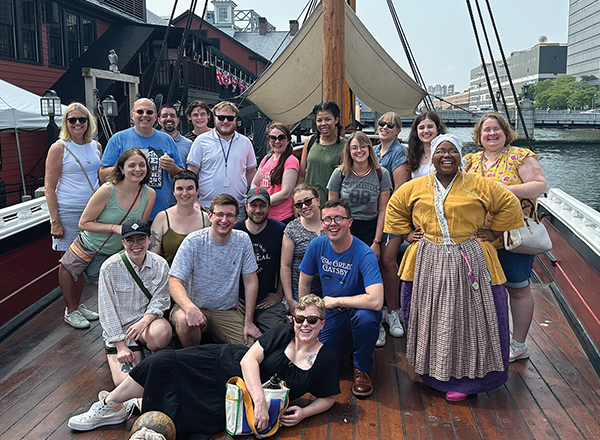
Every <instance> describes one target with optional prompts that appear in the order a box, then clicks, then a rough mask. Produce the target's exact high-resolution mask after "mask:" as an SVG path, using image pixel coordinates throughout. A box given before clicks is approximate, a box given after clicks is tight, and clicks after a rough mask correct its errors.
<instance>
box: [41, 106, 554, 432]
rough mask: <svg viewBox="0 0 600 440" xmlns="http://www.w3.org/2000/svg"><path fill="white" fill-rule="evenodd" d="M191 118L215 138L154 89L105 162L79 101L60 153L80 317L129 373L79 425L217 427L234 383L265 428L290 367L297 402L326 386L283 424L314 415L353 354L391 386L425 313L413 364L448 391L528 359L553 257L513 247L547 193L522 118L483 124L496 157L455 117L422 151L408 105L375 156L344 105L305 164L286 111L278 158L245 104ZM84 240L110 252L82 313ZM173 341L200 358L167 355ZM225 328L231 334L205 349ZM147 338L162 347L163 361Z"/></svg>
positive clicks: (51, 187)
mask: <svg viewBox="0 0 600 440" xmlns="http://www.w3.org/2000/svg"><path fill="white" fill-rule="evenodd" d="M186 115H187V116H188V118H189V119H190V122H192V125H193V131H191V132H190V133H188V134H187V135H185V136H182V135H181V134H180V133H179V132H178V124H179V119H178V116H177V111H176V110H175V108H173V107H172V106H170V105H165V106H163V107H162V108H161V109H160V110H159V111H158V112H157V111H156V108H155V106H154V103H153V102H152V101H150V100H148V99H145V98H142V99H139V100H137V101H136V102H135V104H134V108H133V110H132V112H131V117H132V120H133V127H131V128H130V129H127V130H124V131H122V132H119V133H117V134H115V135H114V136H113V137H112V138H111V139H110V140H109V142H108V144H107V147H106V150H105V151H104V154H101V152H100V148H99V147H100V146H99V145H98V144H97V143H96V142H94V141H92V136H93V134H94V128H95V127H94V123H93V119H92V118H91V115H90V114H89V112H88V111H87V109H85V107H84V106H82V105H81V104H71V105H70V106H69V107H68V108H67V110H66V112H65V116H64V121H63V130H62V132H61V136H60V139H59V141H57V142H56V143H55V144H54V145H53V146H52V147H51V149H50V151H49V154H48V161H47V174H46V194H47V195H48V206H49V210H50V214H51V223H52V236H53V243H54V246H55V249H56V250H58V251H61V252H65V255H63V258H62V259H61V266H60V269H59V282H60V285H61V288H62V291H63V296H64V299H65V302H66V306H67V307H66V309H65V315H64V319H65V322H67V323H68V324H70V325H72V326H73V327H76V328H87V327H89V325H90V324H89V321H90V320H93V319H98V318H99V319H100V323H101V325H102V328H103V338H104V343H105V349H106V353H107V359H108V364H109V367H110V370H111V374H112V377H113V381H114V383H115V385H116V388H115V389H114V390H113V391H112V392H111V393H108V392H105V391H103V392H101V393H100V395H99V401H98V402H96V403H94V405H92V408H91V409H90V410H89V411H87V412H86V413H83V414H80V415H77V416H74V417H72V418H71V419H70V420H69V426H70V427H72V428H73V429H77V430H88V429H93V428H95V427H97V426H102V425H106V424H113V423H120V422H122V421H123V420H124V419H125V418H126V417H127V414H128V411H129V410H130V408H132V407H133V406H138V407H140V405H141V407H142V408H143V410H144V411H150V410H159V411H162V412H164V413H166V414H168V415H169V416H170V417H171V418H172V419H173V420H174V421H175V424H176V426H177V429H178V433H179V432H181V433H183V435H184V437H185V436H193V435H195V434H202V435H208V434H212V433H214V432H218V431H220V430H222V429H224V423H225V420H224V383H225V382H226V380H227V379H228V378H229V377H231V376H236V375H242V376H243V377H244V378H245V380H246V382H247V384H248V390H249V392H250V394H251V396H252V399H253V402H254V405H255V413H256V424H257V428H259V429H262V428H264V426H266V423H267V421H268V414H266V404H265V402H264V395H263V393H262V390H261V387H260V384H261V383H262V382H264V381H265V378H266V379H268V378H269V377H270V376H271V375H272V374H274V373H278V374H279V376H280V377H281V378H283V379H285V380H286V382H287V383H288V385H290V383H291V389H292V396H293V397H294V396H295V397H299V396H300V395H302V394H304V393H305V392H307V391H308V392H310V393H311V394H313V395H314V396H315V397H316V400H312V401H311V403H310V404H309V405H308V406H306V407H304V408H300V407H292V409H291V410H290V411H289V412H288V413H286V415H285V416H283V417H282V419H281V423H282V425H284V426H292V425H294V424H296V423H298V422H300V421H301V420H303V419H304V418H306V417H308V416H310V415H313V414H317V413H319V412H322V411H325V410H327V409H329V408H330V407H331V406H332V405H333V402H334V400H335V395H336V394H338V393H339V367H338V363H337V362H338V361H337V359H338V358H339V357H341V356H343V355H346V354H350V360H351V362H352V363H353V365H354V375H353V377H354V383H353V386H352V392H353V393H354V394H355V395H356V396H359V397H366V396H369V395H370V394H371V393H372V392H373V389H374V383H373V377H372V375H371V369H372V366H373V356H374V351H375V347H376V346H383V345H385V343H386V341H385V339H386V331H385V327H384V324H387V326H388V328H389V333H390V334H391V335H392V336H393V337H402V336H403V335H404V333H405V329H404V327H403V325H402V323H403V322H404V325H405V326H406V334H407V358H408V360H409V362H410V363H411V364H412V365H413V366H414V367H415V371H416V372H417V373H418V374H420V375H421V377H422V379H423V381H424V383H425V384H427V385H429V386H431V387H433V388H435V389H438V390H441V391H444V392H446V398H447V399H448V400H462V399H464V398H466V397H467V395H468V394H474V393H479V392H485V391H489V390H492V389H494V388H497V387H498V386H500V385H501V384H503V383H504V382H505V381H506V379H507V374H508V362H509V361H513V360H516V359H522V358H526V357H527V356H528V348H527V345H526V343H525V339H526V336H527V331H528V328H529V325H530V322H531V319H532V314H533V300H532V297H531V292H530V289H529V274H530V271H531V267H532V263H533V257H530V256H522V255H519V254H514V253H510V252H507V251H504V250H503V249H501V248H502V243H501V233H502V232H503V231H507V230H510V229H515V228H518V227H520V226H522V225H523V213H525V214H531V210H532V209H534V206H535V198H537V197H539V196H540V195H541V194H543V192H545V189H546V183H545V180H544V177H543V173H542V171H541V168H540V166H539V164H538V162H537V157H536V156H535V154H533V153H532V152H531V151H529V150H527V149H522V148H517V147H513V146H511V145H510V143H511V142H512V140H514V132H513V131H512V130H511V128H510V126H509V125H508V124H507V123H506V121H505V120H504V118H503V117H502V116H501V115H499V114H498V113H489V114H487V115H485V116H484V117H483V118H482V119H481V120H480V121H479V122H478V124H477V126H476V127H475V130H474V138H473V139H474V141H475V143H476V145H478V146H479V147H481V148H482V151H481V152H479V153H475V154H470V155H467V156H465V157H464V158H463V156H462V142H461V141H460V139H458V138H457V137H456V136H454V135H451V134H447V130H446V127H445V125H444V123H443V121H441V120H440V118H439V116H438V115H437V114H436V113H435V112H425V113H422V114H420V115H418V116H417V117H416V119H415V121H414V123H413V125H412V127H411V131H410V135H409V139H408V147H405V146H404V145H402V144H401V143H400V141H399V139H398V135H399V133H400V130H401V119H400V117H399V116H398V115H397V114H395V113H393V112H390V113H386V114H384V115H383V116H382V117H381V118H380V119H379V120H378V123H377V125H378V127H377V129H378V137H379V141H380V143H379V144H378V145H375V146H373V144H372V142H371V140H370V139H369V137H367V136H366V135H365V134H363V133H362V132H355V133H353V134H352V135H350V136H349V137H348V138H347V139H346V138H344V137H343V136H342V135H341V125H340V112H339V107H338V106H337V104H335V103H334V102H324V103H321V104H319V105H317V106H315V109H314V116H315V121H316V126H317V133H316V134H315V135H313V136H311V137H309V138H307V139H306V142H305V144H304V149H303V152H302V156H301V159H300V160H298V159H297V158H296V157H295V156H294V155H293V151H292V142H291V133H290V130H289V127H288V126H286V125H284V124H280V123H273V124H271V125H270V126H269V127H268V129H267V139H268V142H269V145H270V149H269V152H268V154H267V155H266V156H265V157H264V158H263V159H262V161H261V162H260V163H257V161H256V156H255V154H254V148H253V146H252V143H251V141H250V140H249V139H248V138H246V137H245V136H243V135H241V134H240V133H238V132H237V131H236V128H237V123H236V122H237V117H238V109H237V107H236V106H235V105H234V104H232V103H229V102H221V103H219V104H217V105H215V106H214V107H213V108H212V110H211V109H210V108H209V107H208V106H207V105H206V104H204V103H201V102H199V101H195V102H193V103H192V104H190V106H189V107H188V109H187V111H186ZM156 122H158V123H159V124H160V127H161V130H160V131H159V130H157V129H155V128H154V125H155V123H156ZM209 123H211V125H214V128H213V129H210V128H209ZM188 138H190V139H188ZM192 140H193V142H192ZM82 162H85V165H84V164H83V163H82ZM84 175H85V178H86V179H87V180H88V182H89V185H88V187H85V191H84V185H83V182H85V180H82V178H83V177H84ZM100 182H106V183H104V184H102V185H99V183H100ZM88 199H89V200H88ZM79 229H80V230H81V232H80V231H79ZM404 241H406V242H407V243H408V247H407V248H406V250H405V251H404V255H403V258H402V263H401V265H400V267H398V263H397V261H398V260H397V258H398V254H399V250H400V247H401V244H402V243H403V242H404ZM75 245H77V246H78V247H77V246H75ZM81 248H83V249H88V250H89V249H92V250H94V251H97V253H96V255H95V256H94V257H93V259H92V260H91V263H90V264H89V265H88V266H87V268H86V269H85V272H84V274H85V276H86V277H88V278H91V279H92V280H93V279H95V278H96V279H98V280H99V282H98V303H99V313H95V312H93V311H91V310H90V309H88V308H87V307H85V306H84V305H83V304H81V303H80V298H81V292H82V290H83V284H84V282H85V281H84V277H82V276H76V275H73V271H72V270H71V266H72V264H71V263H72V260H73V258H74V255H75V256H76V255H78V252H79V251H77V249H81ZM121 249H123V250H121ZM163 257H164V258H163ZM505 286H506V287H507V289H508V293H509V298H510V303H511V311H512V315H513V335H512V339H511V337H510V334H509V324H508V304H507V300H506V291H505V289H504V287H505ZM384 304H385V306H384ZM290 319H292V324H289V321H290ZM173 333H174V334H176V336H177V338H176V340H178V341H179V343H180V344H181V346H182V347H184V348H183V349H181V350H175V351H172V350H163V349H164V348H166V347H167V346H170V345H173V338H172V336H173ZM205 334H210V337H211V338H212V341H214V342H217V343H219V344H217V345H201V342H202V338H203V335H205ZM144 349H147V350H150V351H152V352H158V351H160V353H156V354H153V355H152V356H149V357H147V358H146V359H143V360H142V352H143V350H144ZM161 350H162V351H161ZM290 367H293V368H292V369H291V370H290ZM175 371H177V372H178V373H177V374H176V376H177V377H174V376H173V374H174V373H173V372H175ZM182 371H185V372H186V373H185V374H183V373H180V372H182ZM142 399H143V400H142ZM140 401H141V403H140ZM184 401H185V402H186V403H185V405H183V404H181V403H182V402H184ZM198 414H203V416H202V418H201V420H200V421H198V420H199V419H198Z"/></svg>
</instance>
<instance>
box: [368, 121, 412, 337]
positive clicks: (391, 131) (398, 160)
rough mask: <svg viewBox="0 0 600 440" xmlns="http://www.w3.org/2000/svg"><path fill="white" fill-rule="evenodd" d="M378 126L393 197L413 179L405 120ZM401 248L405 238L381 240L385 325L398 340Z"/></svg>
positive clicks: (400, 333)
mask: <svg viewBox="0 0 600 440" xmlns="http://www.w3.org/2000/svg"><path fill="white" fill-rule="evenodd" d="M377 126H378V128H377V133H378V134H379V140H380V141H381V143H380V144H378V145H375V146H374V147H373V149H374V150H375V154H376V155H377V160H379V163H380V164H381V166H382V167H384V168H385V169H386V170H388V172H389V173H390V177H391V179H392V188H393V191H392V193H393V192H394V191H396V190H397V189H398V188H400V186H401V185H402V184H403V183H406V182H407V181H408V180H409V179H410V168H409V167H408V165H407V164H406V149H405V148H404V146H403V145H402V144H401V143H400V141H399V140H398V135H399V134H400V130H401V129H402V120H401V119H400V116H398V114H397V113H394V112H388V113H386V114H384V115H383V116H382V117H381V118H379V121H378V122H377ZM401 244H402V238H401V237H400V236H398V235H393V234H387V233H384V234H383V236H382V238H381V258H380V259H379V266H380V268H381V277H382V278H383V289H384V294H385V303H386V307H384V308H383V315H382V318H381V319H382V322H387V323H388V325H389V329H390V335H392V336H393V337H395V338H401V337H402V336H404V329H403V328H402V322H401V320H400V316H401V313H400V299H399V291H398V287H399V278H398V262H397V258H398V251H399V250H400V245H401ZM384 345H385V329H384V328H383V325H382V326H381V327H380V328H379V338H378V339H377V347H383V346H384Z"/></svg>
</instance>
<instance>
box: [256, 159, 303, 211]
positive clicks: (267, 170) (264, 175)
mask: <svg viewBox="0 0 600 440" xmlns="http://www.w3.org/2000/svg"><path fill="white" fill-rule="evenodd" d="M267 157H268V156H265V157H264V158H263V160H262V161H261V162H260V166H259V167H258V176H259V179H260V180H259V181H258V185H259V186H260V187H261V188H265V189H266V190H267V191H268V192H269V195H270V196H272V195H273V194H275V193H278V192H279V191H281V185H271V170H272V169H273V168H275V166H276V165H277V160H276V159H275V158H274V157H273V156H271V157H269V158H268V160H267ZM289 169H294V170H296V171H299V170H300V163H299V162H298V159H296V157H295V156H294V155H291V156H290V157H288V158H287V160H286V161H285V164H284V165H283V170H284V172H285V170H289ZM293 203H294V202H293V199H292V196H290V197H289V198H288V199H287V200H284V201H283V202H281V203H279V204H278V205H272V206H271V209H270V210H269V218H272V219H275V220H279V221H281V220H285V219H286V218H288V217H291V216H292V215H293V214H294V210H293V207H292V205H293Z"/></svg>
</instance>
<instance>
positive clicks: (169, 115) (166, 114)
mask: <svg viewBox="0 0 600 440" xmlns="http://www.w3.org/2000/svg"><path fill="white" fill-rule="evenodd" d="M160 117H161V118H163V119H167V118H173V119H175V118H176V117H177V115H176V114H175V113H162V114H161V115H160Z"/></svg>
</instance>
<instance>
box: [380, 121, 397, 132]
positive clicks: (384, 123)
mask: <svg viewBox="0 0 600 440" xmlns="http://www.w3.org/2000/svg"><path fill="white" fill-rule="evenodd" d="M378 125H379V126H380V127H381V128H383V127H385V126H386V125H387V128H389V129H390V130H391V129H392V128H394V127H395V126H396V124H394V123H393V122H384V121H379V123H378Z"/></svg>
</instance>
